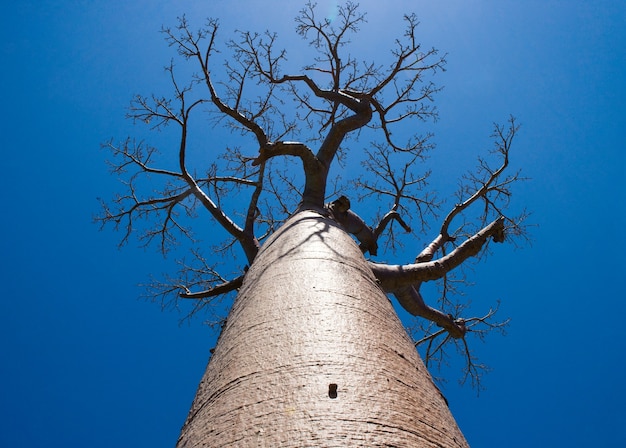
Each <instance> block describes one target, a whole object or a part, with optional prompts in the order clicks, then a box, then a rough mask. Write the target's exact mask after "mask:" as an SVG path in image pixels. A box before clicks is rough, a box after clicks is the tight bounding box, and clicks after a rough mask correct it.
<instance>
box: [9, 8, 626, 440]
mask: <svg viewBox="0 0 626 448" xmlns="http://www.w3.org/2000/svg"><path fill="white" fill-rule="evenodd" d="M319 3H320V5H321V6H322V7H328V11H332V4H331V2H329V1H327V0H320V1H319ZM361 5H362V6H363V8H364V9H365V10H367V11H368V12H369V24H368V27H367V29H368V33H367V34H366V35H363V42H362V44H363V45H367V46H368V47H367V48H369V51H370V53H369V56H372V55H375V52H376V51H379V48H381V49H382V48H384V47H385V46H384V45H383V46H380V47H379V46H378V45H376V40H377V39H379V38H380V39H381V40H384V39H390V38H391V36H390V35H389V34H388V33H389V31H390V30H394V31H395V30H397V25H398V24H399V23H400V21H399V19H400V17H401V15H402V14H403V13H404V12H408V11H414V12H416V13H417V14H418V16H419V17H420V19H421V22H422V25H421V27H420V32H421V36H422V41H423V42H424V43H425V44H426V45H427V46H436V47H437V48H439V49H441V50H442V51H444V52H447V53H448V65H447V71H446V72H445V73H443V74H441V75H440V76H439V77H438V79H437V81H438V83H439V84H441V85H444V86H445V90H444V91H443V92H442V93H441V94H440V95H439V97H438V101H437V103H438V107H439V110H440V121H439V122H437V123H436V124H435V125H433V126H432V128H431V130H432V131H434V132H435V133H436V141H437V144H438V150H437V151H438V154H439V156H438V158H437V159H436V160H438V162H437V163H438V165H437V166H436V168H437V169H438V170H439V176H441V179H440V180H441V182H443V184H442V185H445V184H446V182H447V183H448V185H449V186H450V188H451V189H454V187H455V185H456V179H457V177H458V176H459V175H460V174H461V173H462V172H463V171H465V170H466V169H469V168H470V167H471V163H472V161H473V160H474V157H475V154H477V153H478V152H479V151H481V150H482V149H485V148H488V147H489V145H490V144H491V142H490V140H489V139H488V136H489V134H490V131H491V125H492V122H494V121H504V120H506V118H507V117H508V115H509V114H513V115H515V116H516V117H518V119H519V122H520V123H521V124H522V129H521V131H520V133H519V138H518V139H517V141H516V146H515V150H514V151H515V152H514V155H513V163H514V165H515V166H516V167H520V168H522V170H523V173H524V174H525V175H527V176H529V177H531V178H532V179H533V180H532V181H531V182H529V183H527V184H524V185H523V186H521V188H519V189H518V190H517V191H516V193H517V196H516V197H515V201H517V203H519V204H521V205H525V206H527V207H528V208H529V209H531V210H532V211H533V212H534V215H533V221H534V222H535V223H536V224H538V227H537V228H536V229H535V230H534V231H533V237H534V242H533V245H532V247H525V248H523V249H521V250H514V249H513V248H505V247H501V246H498V247H497V251H496V252H495V253H494V256H493V257H492V258H490V259H489V260H488V262H487V263H485V264H480V265H479V266H478V267H477V268H476V271H475V273H474V275H475V276H474V278H473V280H474V281H475V282H476V286H475V287H474V288H472V289H471V290H470V291H469V294H470V295H471V298H472V300H473V301H474V302H475V303H476V302H478V303H484V304H485V305H486V306H488V304H491V303H493V301H494V300H495V299H497V298H501V299H502V314H503V315H508V316H510V317H511V318H512V323H511V327H510V329H509V332H508V336H506V337H498V336H494V337H492V338H489V339H488V341H487V343H486V344H484V345H481V346H480V347H478V348H479V351H480V355H481V358H482V359H483V360H484V361H485V362H487V363H488V364H489V365H490V366H491V367H492V368H493V371H492V372H491V373H490V374H489V375H488V376H487V377H486V378H485V385H486V386H487V389H486V390H485V391H483V392H482V393H481V395H480V396H479V397H476V394H475V391H473V390H472V389H471V388H469V387H467V386H466V387H464V388H460V387H458V386H457V385H456V383H455V379H456V377H454V376H453V377H451V379H450V382H449V384H448V385H447V386H446V388H445V394H446V396H447V397H448V400H449V402H450V406H451V408H452V411H453V413H454V415H455V417H456V418H457V421H458V422H459V425H460V426H461V429H462V430H463V431H464V433H465V435H466V437H467V438H468V440H469V442H470V444H472V446H473V447H505V446H506V447H529V446H532V447H555V446H568V447H587V446H626V428H625V427H624V422H625V421H626V410H625V409H626V408H625V407H624V404H623V403H624V401H625V400H626V382H625V381H624V378H626V357H625V356H624V355H625V354H626V342H625V339H624V337H623V331H622V329H621V326H622V324H623V323H622V322H621V320H622V318H623V316H625V315H626V300H624V299H625V293H624V290H625V286H626V284H625V280H624V279H625V278H626V263H625V261H624V253H626V252H625V251H626V244H625V237H624V228H625V227H626V212H625V210H624V206H625V205H626V204H625V201H624V196H625V194H626V188H625V187H624V179H625V175H626V168H625V166H626V164H625V162H626V160H625V157H624V150H625V143H624V141H625V140H624V129H625V128H626V108H625V106H624V105H625V104H626V57H624V54H625V53H626V4H625V3H624V2H623V1H621V0H614V1H602V0H598V1H594V2H590V1H580V0H578V1H577V0H569V1H550V0H542V1H535V0H525V1H509V0H500V1H495V0H494V1H486V0H485V1H469V0H441V1H423V0H412V1H394V2H380V1H369V0H367V1H362V2H361ZM300 6H301V5H300V3H299V2H291V1H289V2H287V1H275V0H266V1H263V2H261V1H252V0H247V1H233V0H229V1H223V0H213V1H189V0H182V1H176V2H172V1H158V0H152V1H144V0H137V1H132V2H127V1H115V0H113V1H112V0H108V1H101V0H92V1H87V0H82V1H81V0H75V1H70V0H58V1H45V0H38V1H33V0H22V1H17V2H4V3H3V4H2V6H0V14H1V17H2V21H3V24H2V27H0V55H1V58H2V62H3V63H2V66H3V67H2V70H1V71H0V80H1V82H0V89H2V99H3V108H2V120H0V130H1V136H0V138H1V141H2V144H1V146H2V153H3V154H4V163H3V179H2V181H3V185H4V187H3V188H2V189H1V190H0V201H1V203H2V206H3V207H2V208H3V213H2V219H0V232H1V234H2V235H3V238H2V240H1V242H0V257H1V258H0V259H1V261H2V269H1V270H0V291H1V292H0V356H1V359H2V361H1V362H0V384H1V387H2V392H1V393H0V446H6V447H17V446H20V447H41V446H47V447H91V448H96V447H141V446H150V447H170V446H173V445H174V443H175V441H176V439H177V436H178V431H179V428H180V426H181V425H182V423H183V421H184V419H185V417H186V413H187V410H188V408H189V405H190V403H191V400H192V398H193V395H194V393H195V389H196V386H197V384H198V382H199V380H200V378H201V375H202V373H203V370H204V367H205V364H206V362H207V360H208V357H209V349H210V348H211V347H212V346H213V336H212V333H210V331H209V330H208V329H207V328H206V327H204V326H202V325H201V319H198V320H196V321H194V322H192V324H191V325H186V324H185V325H183V326H179V323H178V319H179V317H180V316H179V315H177V314H176V313H173V312H161V310H160V309H159V307H158V306H157V305H154V304H151V303H147V302H144V301H141V300H138V299H137V297H138V296H139V295H140V293H141V289H140V288H138V287H137V286H136V285H137V284H138V283H140V282H142V281H145V280H146V279H147V278H148V276H149V275H150V274H151V273H155V274H159V273H161V272H165V271H167V270H168V269H172V264H171V260H166V261H163V260H161V259H160V258H159V256H158V254H157V253H156V251H153V250H142V249H137V248H136V247H135V246H134V245H132V244H131V245H130V246H128V247H126V248H124V249H122V250H118V249H117V247H116V244H117V241H118V237H119V235H116V234H114V233H113V232H111V231H105V232H98V229H97V226H95V225H93V224H92V222H91V219H92V216H93V214H94V213H96V212H97V211H98V203H97V201H96V198H97V197H100V196H102V197H107V196H110V195H111V192H112V191H113V189H114V188H115V186H116V181H115V179H114V178H112V177H111V176H110V175H109V173H108V171H107V168H106V166H105V165H104V158H105V154H104V153H103V152H102V151H100V150H99V144H100V143H101V142H103V141H105V140H107V139H109V138H110V137H118V138H123V137H125V136H126V135H127V134H128V133H129V132H131V131H132V129H131V126H130V123H128V122H126V121H125V120H124V118H123V116H124V113H125V107H126V106H127V105H128V101H129V100H130V98H131V96H132V95H133V94H135V93H145V94H148V93H150V92H152V91H156V90H158V89H159V88H161V87H162V86H163V85H164V82H165V80H164V77H163V72H162V67H163V66H164V65H166V64H167V63H168V62H169V58H170V57H171V52H170V51H169V49H168V48H167V46H166V44H165V43H164V42H163V40H162V36H161V35H160V34H159V33H158V30H159V29H160V26H161V25H162V24H166V25H173V24H175V18H176V16H178V15H180V14H182V13H186V14H187V15H188V17H190V18H191V19H192V21H193V22H194V23H196V24H200V23H201V22H202V19H203V18H204V17H208V16H212V17H220V18H221V19H222V23H223V30H224V33H225V35H226V32H228V31H231V30H234V29H235V28H244V29H248V28H249V29H253V30H260V31H262V30H264V29H266V28H269V29H272V30H276V31H278V32H279V34H280V36H282V37H284V38H285V42H286V43H287V44H288V45H292V44H293V43H295V42H297V41H296V39H295V34H294V32H293V22H292V19H293V17H294V16H295V15H296V13H297V10H298V9H299V8H300ZM398 261H401V260H398Z"/></svg>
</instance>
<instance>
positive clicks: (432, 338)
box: [98, 2, 527, 386]
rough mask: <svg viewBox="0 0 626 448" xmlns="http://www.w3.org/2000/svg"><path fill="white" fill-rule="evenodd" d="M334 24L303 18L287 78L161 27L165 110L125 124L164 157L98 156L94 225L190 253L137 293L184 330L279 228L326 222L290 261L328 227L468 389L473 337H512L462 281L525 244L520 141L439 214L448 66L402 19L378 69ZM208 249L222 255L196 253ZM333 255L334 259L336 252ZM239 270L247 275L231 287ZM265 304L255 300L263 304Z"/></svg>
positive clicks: (358, 15)
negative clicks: (115, 189)
mask: <svg viewBox="0 0 626 448" xmlns="http://www.w3.org/2000/svg"><path fill="white" fill-rule="evenodd" d="M337 11H338V13H337V16H336V17H335V18H334V19H332V20H331V19H329V18H325V17H318V15H317V14H318V11H317V10H316V8H315V5H313V4H307V5H306V6H305V7H304V8H303V9H302V11H301V12H300V14H299V16H298V17H297V18H296V22H295V23H296V31H297V34H298V35H299V36H300V37H301V38H302V39H303V40H304V41H305V42H306V43H307V45H303V49H302V52H301V53H299V54H297V55H295V57H294V58H293V59H294V60H296V61H300V60H302V59H304V58H308V59H309V62H308V63H307V64H306V65H304V67H302V66H294V64H293V63H292V62H291V55H288V54H287V53H286V51H284V50H282V49H281V47H280V44H279V41H278V36H277V35H276V34H273V33H270V32H264V33H254V32H247V31H238V32H236V34H235V36H234V37H233V38H232V39H231V40H228V41H226V42H225V44H222V42H223V41H222V40H221V36H220V35H219V33H218V31H219V22H218V21H217V20H209V21H207V23H206V26H205V27H203V28H202V29H201V30H199V31H194V30H192V29H191V26H190V24H189V23H188V21H187V20H186V18H184V17H183V18H180V19H179V22H178V25H177V26H176V27H175V28H173V29H170V28H164V29H163V30H162V31H163V33H164V35H165V38H166V40H167V42H168V43H169V45H170V46H172V47H173V48H175V49H176V51H177V53H178V56H179V57H178V58H177V61H180V62H182V66H180V67H179V65H178V63H180V62H177V63H176V64H175V63H174V61H172V62H171V63H170V64H169V65H168V66H167V67H166V72H167V73H168V75H169V77H170V79H171V85H172V87H173V93H172V94H170V95H168V96H159V95H150V96H141V95H138V96H136V97H135V98H134V99H133V101H132V103H131V107H130V110H129V113H128V116H129V118H131V119H132V120H134V121H135V122H136V123H138V124H144V125H146V126H147V127H148V128H149V129H150V130H151V131H157V135H156V139H157V141H159V138H161V139H162V140H163V141H164V142H166V144H165V145H163V146H162V143H160V144H157V145H153V144H150V143H148V141H147V140H138V139H133V138H128V139H126V140H124V141H122V142H119V143H118V142H115V141H110V142H108V143H107V144H106V145H105V146H106V147H107V148H108V149H109V150H110V151H111V154H112V157H111V167H112V171H113V172H114V173H115V174H116V175H119V176H120V178H121V179H122V180H123V185H124V190H123V191H122V193H120V194H119V195H118V196H116V197H115V198H113V200H112V201H110V202H103V212H102V213H101V215H100V216H99V217H98V220H99V221H100V222H101V223H102V225H106V224H109V223H110V224H113V225H114V226H115V228H116V229H119V230H120V231H121V232H122V235H123V236H122V244H124V243H126V242H127V241H128V240H129V238H131V236H137V237H138V238H139V239H140V240H141V241H142V242H143V243H144V244H146V245H150V244H157V245H158V246H159V247H160V250H161V251H162V252H163V253H164V254H166V253H167V252H168V251H169V250H170V249H171V248H172V246H174V245H176V244H177V243H178V242H179V241H181V238H182V239H186V240H188V242H189V243H185V247H190V248H191V250H190V254H191V255H190V256H187V257H185V259H183V260H181V261H180V262H179V272H178V273H177V274H176V275H171V276H167V277H166V278H164V279H160V280H155V281H153V282H152V283H151V284H150V285H149V288H150V293H151V294H152V296H153V297H155V298H157V299H158V300H160V301H162V303H163V304H165V305H167V304H173V305H175V306H179V305H180V303H181V302H190V303H191V304H192V305H191V309H190V310H189V313H190V314H196V313H198V311H199V310H201V309H204V310H209V311H211V310H213V309H215V306H214V305H215V304H216V303H218V301H219V300H220V299H223V298H224V297H233V296H234V295H235V293H236V292H237V291H239V290H241V289H242V288H245V286H246V284H247V282H248V284H251V283H252V282H255V281H258V278H259V276H262V273H258V270H255V269H254V268H255V263H256V262H257V259H258V256H259V254H260V252H263V251H264V250H265V246H266V244H267V242H268V241H271V242H272V244H275V242H276V241H277V240H280V238H285V239H288V240H291V242H293V241H294V238H297V236H294V235H293V234H291V233H290V232H289V229H285V223H289V226H294V225H295V224H294V223H295V222H299V221H297V220H298V219H299V218H298V217H300V218H302V217H303V216H304V217H307V218H306V219H313V220H317V221H316V222H319V223H323V225H322V227H321V228H320V227H319V226H315V225H314V226H311V227H310V235H308V236H307V237H306V238H305V239H304V240H302V241H303V242H301V243H300V245H299V246H298V247H299V248H300V249H303V248H304V247H306V241H309V240H311V239H315V238H314V237H319V238H321V239H322V240H323V239H324V238H323V235H325V232H327V231H328V232H330V230H328V229H329V227H333V228H335V227H334V226H336V228H338V229H341V231H342V232H344V233H349V234H351V235H352V236H353V238H354V240H355V241H356V242H357V244H359V248H360V252H361V253H362V254H364V255H366V256H367V257H368V258H367V261H365V260H363V262H364V263H365V264H364V265H363V266H367V269H368V270H369V274H368V275H371V277H372V278H373V279H374V280H375V282H376V284H377V285H378V288H379V289H380V290H381V291H383V292H384V293H386V294H389V295H391V296H394V297H395V298H396V299H397V302H398V303H399V304H400V305H401V306H402V307H403V308H404V309H405V310H406V311H408V312H409V313H410V314H411V315H413V316H417V317H418V318H419V319H418V320H416V327H415V328H414V337H415V340H416V344H417V345H418V346H421V347H423V354H424V359H425V362H426V364H427V365H428V364H431V365H434V366H437V365H438V364H440V363H442V362H445V361H446V359H447V356H448V354H447V350H448V347H456V348H457V349H459V350H460V352H461V353H462V355H463V356H464V357H465V359H466V363H465V368H464V373H463V375H464V378H470V379H471V381H472V382H473V383H474V385H476V386H479V383H480V376H481V371H482V369H483V368H484V366H483V365H482V364H480V363H478V362H477V360H476V359H475V358H474V357H473V355H472V352H471V350H470V345H468V336H469V335H472V334H473V335H477V336H478V337H481V338H482V336H483V335H484V334H485V333H487V332H489V331H491V330H502V329H503V328H504V326H505V325H506V320H504V321H497V320H495V318H494V315H495V312H496V311H497V306H494V307H492V308H491V309H488V310H486V311H485V313H484V314H483V315H480V316H471V315H469V316H468V315H466V311H467V303H466V302H464V301H463V300H459V297H460V296H459V294H458V291H459V287H460V284H462V283H463V282H464V280H465V274H464V272H463V270H462V269H461V268H462V265H464V264H467V263H468V262H472V261H474V260H477V259H480V258H481V257H483V256H484V255H486V254H488V253H489V250H490V248H491V243H492V242H493V243H503V242H509V241H510V242H513V243H515V242H516V241H518V240H519V239H520V238H521V239H524V238H525V237H526V229H525V225H524V222H525V219H526V217H527V214H526V212H525V211H522V212H521V213H519V214H515V215H513V214H511V213H510V212H509V208H508V206H509V202H510V199H511V196H512V187H513V186H514V185H515V184H516V183H518V182H520V181H522V180H523V178H522V177H521V176H520V174H519V172H515V171H513V172H511V170H510V167H509V154H510V151H511V147H512V142H513V140H514V137H515V135H516V132H517V130H518V125H517V123H516V122H515V120H514V119H513V118H510V119H509V120H508V122H507V123H506V124H504V125H495V126H494V131H493V135H492V137H493V143H494V144H493V148H492V150H491V151H490V153H489V154H487V155H486V156H485V157H481V158H479V159H478V164H477V166H476V167H475V169H474V170H473V171H470V172H468V174H467V175H466V176H464V177H463V178H462V179H460V180H459V183H458V191H457V194H456V196H455V197H454V198H453V200H452V201H447V202H446V201H443V200H442V199H441V198H439V197H438V196H437V194H436V191H433V190H432V189H431V188H429V176H430V171H429V170H428V169H427V168H426V162H427V156H428V153H429V152H430V151H431V150H433V144H432V142H431V137H432V136H431V134H430V133H428V132H427V131H423V128H424V124H425V123H426V122H428V121H429V120H434V119H436V117H437V111H436V108H435V107H434V105H433V100H434V96H435V94H436V93H437V92H438V91H439V90H440V88H439V87H437V86H436V85H435V84H434V83H433V75H435V74H436V73H437V72H439V71H441V70H443V69H444V67H445V63H446V61H445V56H442V55H441V54H440V53H439V52H438V50H436V49H434V48H429V49H425V48H422V46H421V45H420V43H419V42H418V40H417V34H416V33H417V29H418V20H417V17H416V16H415V15H412V14H409V15H406V16H405V17H404V21H405V25H406V27H405V29H404V31H403V32H402V33H400V36H399V37H398V38H397V40H396V41H395V46H394V47H393V48H392V49H391V51H390V53H389V55H388V58H387V60H384V61H379V60H377V61H370V60H368V59H367V57H368V56H367V55H355V54H352V53H351V50H350V41H351V39H358V31H359V26H360V25H361V24H363V23H364V22H365V20H366V16H365V14H363V13H362V12H361V11H360V10H359V8H358V5H356V4H354V3H351V2H348V3H346V4H345V5H343V6H341V7H339V8H338V10H337ZM215 126H218V127H226V128H229V129H230V130H231V131H232V133H231V135H232V139H231V141H229V142H227V143H224V142H222V141H220V140H212V139H211V132H210V131H211V129H212V128H213V127H215ZM165 134H167V136H168V137H167V138H166V137H165ZM171 135H176V136H177V137H176V140H175V141H174V140H171V139H170V137H169V136H171ZM172 143H175V144H172ZM358 166H360V167H361V168H360V169H358V170H357V169H356V168H355V167H358ZM450 203H452V205H450ZM315 217H317V218H315ZM207 218H209V219H208V220H207ZM302 219H304V218H302ZM289 226H287V227H289ZM218 229H221V230H218ZM217 232H225V233H224V235H225V238H224V239H223V240H222V241H221V242H220V243H219V244H217V245H214V246H212V247H203V241H205V240H212V239H213V238H214V235H215V234H216V233H217ZM276 232H278V234H279V236H276V235H275V234H276ZM299 232H300V230H299ZM419 235H422V236H423V237H424V238H427V239H428V240H429V241H430V243H429V244H426V245H424V246H423V247H420V248H418V249H416V250H415V252H414V254H415V255H414V259H412V260H401V261H400V262H399V264H393V263H389V262H386V261H383V260H385V259H386V258H389V257H393V256H394V254H395V252H396V249H397V248H399V247H406V246H408V245H411V246H412V247H416V243H415V240H416V236H419ZM332 241H334V240H333V239H332V238H329V240H328V241H327V242H326V244H329V245H332ZM338 244H339V247H337V250H339V249H340V248H342V247H343V246H342V244H344V243H338ZM205 246H206V244H205ZM331 249H332V247H331ZM294 250H295V249H294ZM303 250H304V249H303ZM207 252H208V253H210V254H211V255H210V256H207V255H206V254H207ZM241 255H243V257H244V260H245V262H244V263H242V265H241V266H240V272H235V273H232V270H233V269H234V267H233V266H234V265H235V264H236V263H233V262H232V260H233V259H234V258H236V257H237V256H241ZM276 256H278V255H276ZM281 256H285V255H284V254H283V255H281ZM358 256H359V257H361V258H362V255H361V254H359V255H358ZM328 257H330V258H332V256H328ZM328 261H329V262H330V261H331V260H330V259H329V260H328ZM324 262H325V261H324V259H323V258H322V259H321V260H320V261H318V263H322V264H323V263H324ZM264 263H268V264H270V265H271V264H272V262H271V261H268V262H264ZM355 263H356V262H355ZM312 269H314V270H315V269H316V268H315V267H313V268H312ZM251 272H254V274H250V273H251ZM292 275H296V276H297V275H299V273H298V272H293V273H292ZM330 275H332V274H330ZM249 277H253V278H252V279H250V278H249ZM430 281H436V282H438V284H439V294H438V296H436V297H423V296H422V293H421V292H420V289H421V288H420V287H421V285H422V283H424V282H430ZM274 286H275V287H276V288H278V290H280V287H279V286H280V285H274ZM302 286H303V287H304V288H307V287H309V285H302ZM267 294H271V293H268V292H266V291H263V292H260V293H258V298H259V300H261V299H262V298H263V297H264V296H265V295H267ZM274 295H276V294H274ZM461 299H462V297H461ZM283 300H289V298H288V297H283ZM218 320H219V319H218ZM222 325H223V326H224V327H225V328H226V327H227V326H228V325H231V320H230V319H229V320H228V321H227V322H226V321H225V320H222ZM218 347H219V343H218Z"/></svg>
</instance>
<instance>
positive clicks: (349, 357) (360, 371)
mask: <svg viewBox="0 0 626 448" xmlns="http://www.w3.org/2000/svg"><path fill="white" fill-rule="evenodd" d="M177 446H178V447H179V448H190V447H232V446H237V447H305V446H324V447H345V446H393V447H440V448H441V447H467V442H466V441H465V439H464V437H463V435H462V434H461V432H460V431H459V429H458V427H457V425H456V422H455V421H454V419H453V417H452V415H451V413H450V411H449V409H448V406H447V404H446V401H445V399H444V398H443V396H442V395H441V393H440V392H439V390H438V389H437V388H436V386H435V385H434V384H433V382H432V379H431V377H430V375H429V373H428V372H427V370H426V368H425V367H424V365H423V363H422V361H421V360H420V358H419V355H418V354H417V351H416V350H415V348H414V346H413V343H412V342H411V340H410V338H409V337H408V335H407V334H406V331H405V330H404V328H403V326H402V324H401V322H400V321H399V319H398V317H397V315H396V313H395V311H394V309H393V307H392V305H391V303H390V301H389V300H388V298H387V297H386V295H385V294H384V293H383V292H382V290H381V289H380V287H379V286H378V284H377V283H376V279H375V277H374V275H373V274H372V272H371V270H370V269H369V267H368V265H367V262H366V261H365V259H364V258H363V255H362V253H361V251H360V250H359V248H358V246H357V245H356V243H355V242H354V241H353V240H352V238H351V237H350V236H349V235H348V234H346V233H345V231H343V230H342V229H341V228H340V227H339V226H338V225H337V224H336V223H335V222H334V221H332V220H331V219H330V218H328V217H326V216H324V215H323V214H322V213H321V212H320V213H318V212H316V211H303V212H300V213H298V214H296V215H295V216H293V217H292V218H291V219H290V220H289V221H288V222H287V223H286V224H285V225H284V226H283V227H282V228H281V229H280V230H279V231H277V232H276V233H275V234H274V235H273V236H272V237H271V239H269V240H268V241H267V242H266V243H265V244H264V246H263V247H262V248H261V250H260V252H259V253H258V255H257V257H256V259H255V261H254V263H253V265H252V266H251V267H250V269H249V271H248V272H247V274H246V277H245V278H244V281H243V284H242V287H241V289H240V291H239V295H238V297H237V299H236V300H235V304H234V306H233V308H232V310H231V312H230V314H229V317H228V320H227V323H226V325H225V327H224V329H223V332H222V334H221V336H220V338H219V341H218V344H217V347H216V348H215V351H214V354H213V356H212V358H211V360H210V361H209V364H208V367H207V370H206V372H205V374H204V377H203V379H202V381H201V383H200V386H199V388H198V391H197V394H196V397H195V400H194V402H193V405H192V407H191V410H190V413H189V416H188V418H187V421H186V422H185V425H184V426H183V429H182V432H181V436H180V438H179V441H178V444H177Z"/></svg>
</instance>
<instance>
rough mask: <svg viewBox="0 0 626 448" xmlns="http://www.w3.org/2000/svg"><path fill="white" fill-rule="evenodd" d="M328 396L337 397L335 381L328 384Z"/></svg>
mask: <svg viewBox="0 0 626 448" xmlns="http://www.w3.org/2000/svg"><path fill="white" fill-rule="evenodd" d="M328 396H329V397H330V398H337V385H336V384H335V383H330V384H329V385H328Z"/></svg>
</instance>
